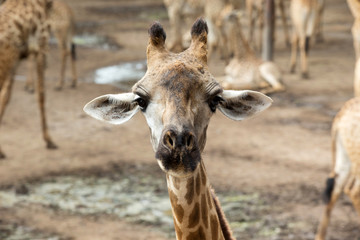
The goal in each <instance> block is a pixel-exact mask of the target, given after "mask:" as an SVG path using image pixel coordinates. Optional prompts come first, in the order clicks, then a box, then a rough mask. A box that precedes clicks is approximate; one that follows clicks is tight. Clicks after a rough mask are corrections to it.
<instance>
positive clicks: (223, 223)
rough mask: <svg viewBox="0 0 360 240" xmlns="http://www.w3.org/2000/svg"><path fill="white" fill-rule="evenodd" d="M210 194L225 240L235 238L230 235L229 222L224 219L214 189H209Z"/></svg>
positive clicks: (233, 239)
mask: <svg viewBox="0 0 360 240" xmlns="http://www.w3.org/2000/svg"><path fill="white" fill-rule="evenodd" d="M211 196H212V199H213V200H214V204H215V208H216V213H217V215H218V218H219V222H220V227H221V231H222V233H223V235H224V238H225V240H235V238H233V236H232V232H231V229H230V226H229V223H228V221H227V220H226V217H225V215H224V212H223V210H222V209H221V205H220V202H219V199H218V198H217V197H216V195H215V191H214V189H211Z"/></svg>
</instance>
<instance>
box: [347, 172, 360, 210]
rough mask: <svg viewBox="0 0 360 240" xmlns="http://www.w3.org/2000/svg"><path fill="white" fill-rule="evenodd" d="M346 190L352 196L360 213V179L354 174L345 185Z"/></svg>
mask: <svg viewBox="0 0 360 240" xmlns="http://www.w3.org/2000/svg"><path fill="white" fill-rule="evenodd" d="M344 192H345V193H346V194H347V195H348V196H349V197H350V199H351V201H352V203H353V205H354V207H355V209H356V212H357V213H358V214H359V215H360V179H359V178H357V177H356V176H353V177H352V178H351V180H350V181H348V184H347V185H346V187H345V190H344Z"/></svg>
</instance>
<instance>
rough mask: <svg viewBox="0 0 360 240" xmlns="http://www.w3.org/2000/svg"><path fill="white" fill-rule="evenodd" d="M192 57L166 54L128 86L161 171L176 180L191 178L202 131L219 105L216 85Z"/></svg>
mask: <svg viewBox="0 0 360 240" xmlns="http://www.w3.org/2000/svg"><path fill="white" fill-rule="evenodd" d="M192 58H193V57H191V56H190V55H188V54H181V55H174V54H169V55H168V56H167V57H166V59H164V61H162V64H161V65H155V66H152V67H150V68H149V69H148V73H147V74H146V76H145V77H144V78H143V79H142V80H140V81H139V82H138V83H137V84H136V85H135V86H134V87H133V93H134V95H135V102H137V103H138V104H139V105H141V107H140V108H141V111H142V113H143V114H144V116H145V118H146V121H147V123H148V126H149V128H150V133H151V143H152V146H153V149H154V151H155V153H156V154H155V156H156V159H157V160H158V162H159V165H160V167H161V168H162V169H163V170H164V171H166V172H169V173H170V174H173V175H177V176H183V175H188V174H191V173H192V172H193V171H194V170H195V169H196V167H197V166H198V163H199V162H200V159H201V157H200V152H201V151H202V150H203V149H204V146H205V141H206V129H207V126H208V124H209V121H210V118H211V116H212V115H213V114H214V113H215V111H216V107H217V106H218V104H219V103H220V101H221V100H222V98H221V93H222V92H223V90H222V88H221V86H220V85H219V84H218V83H217V82H216V81H215V80H214V78H213V77H212V76H211V74H210V73H209V72H208V70H207V68H206V67H205V66H204V65H203V64H202V63H201V62H200V61H198V60H197V59H195V58H193V59H192ZM154 83H156V84H154Z"/></svg>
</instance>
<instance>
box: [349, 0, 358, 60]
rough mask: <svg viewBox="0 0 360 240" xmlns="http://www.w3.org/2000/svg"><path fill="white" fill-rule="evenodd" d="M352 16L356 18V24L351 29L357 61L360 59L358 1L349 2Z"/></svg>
mask: <svg viewBox="0 0 360 240" xmlns="http://www.w3.org/2000/svg"><path fill="white" fill-rule="evenodd" d="M347 3H348V5H349V8H350V10H351V13H352V15H353V16H354V19H355V21H354V24H353V26H352V28H351V32H352V35H353V41H354V49H355V57H356V60H358V59H359V57H360V2H359V1H357V0H347Z"/></svg>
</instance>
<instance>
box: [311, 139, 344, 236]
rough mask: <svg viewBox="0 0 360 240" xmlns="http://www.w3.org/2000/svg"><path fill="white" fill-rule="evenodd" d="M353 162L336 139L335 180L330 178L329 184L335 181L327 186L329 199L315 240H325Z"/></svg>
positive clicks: (339, 140)
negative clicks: (332, 214)
mask: <svg viewBox="0 0 360 240" xmlns="http://www.w3.org/2000/svg"><path fill="white" fill-rule="evenodd" d="M350 168H351V162H350V159H349V158H348V156H347V153H346V151H345V149H344V147H343V144H342V142H341V139H340V137H339V136H337V138H336V162H335V168H334V174H332V175H333V178H330V179H329V180H330V181H329V180H328V182H327V183H329V182H331V181H335V183H334V184H327V190H326V195H327V198H328V199H329V201H328V203H327V205H326V208H325V211H324V214H323V216H322V219H321V222H320V224H319V226H318V229H317V233H316V237H315V240H325V235H326V229H327V227H328V225H329V221H330V215H331V211H332V209H333V207H334V205H335V203H336V201H337V200H338V198H339V196H340V194H341V193H342V191H343V190H344V187H345V184H346V183H347V182H348V179H349V174H350Z"/></svg>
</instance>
